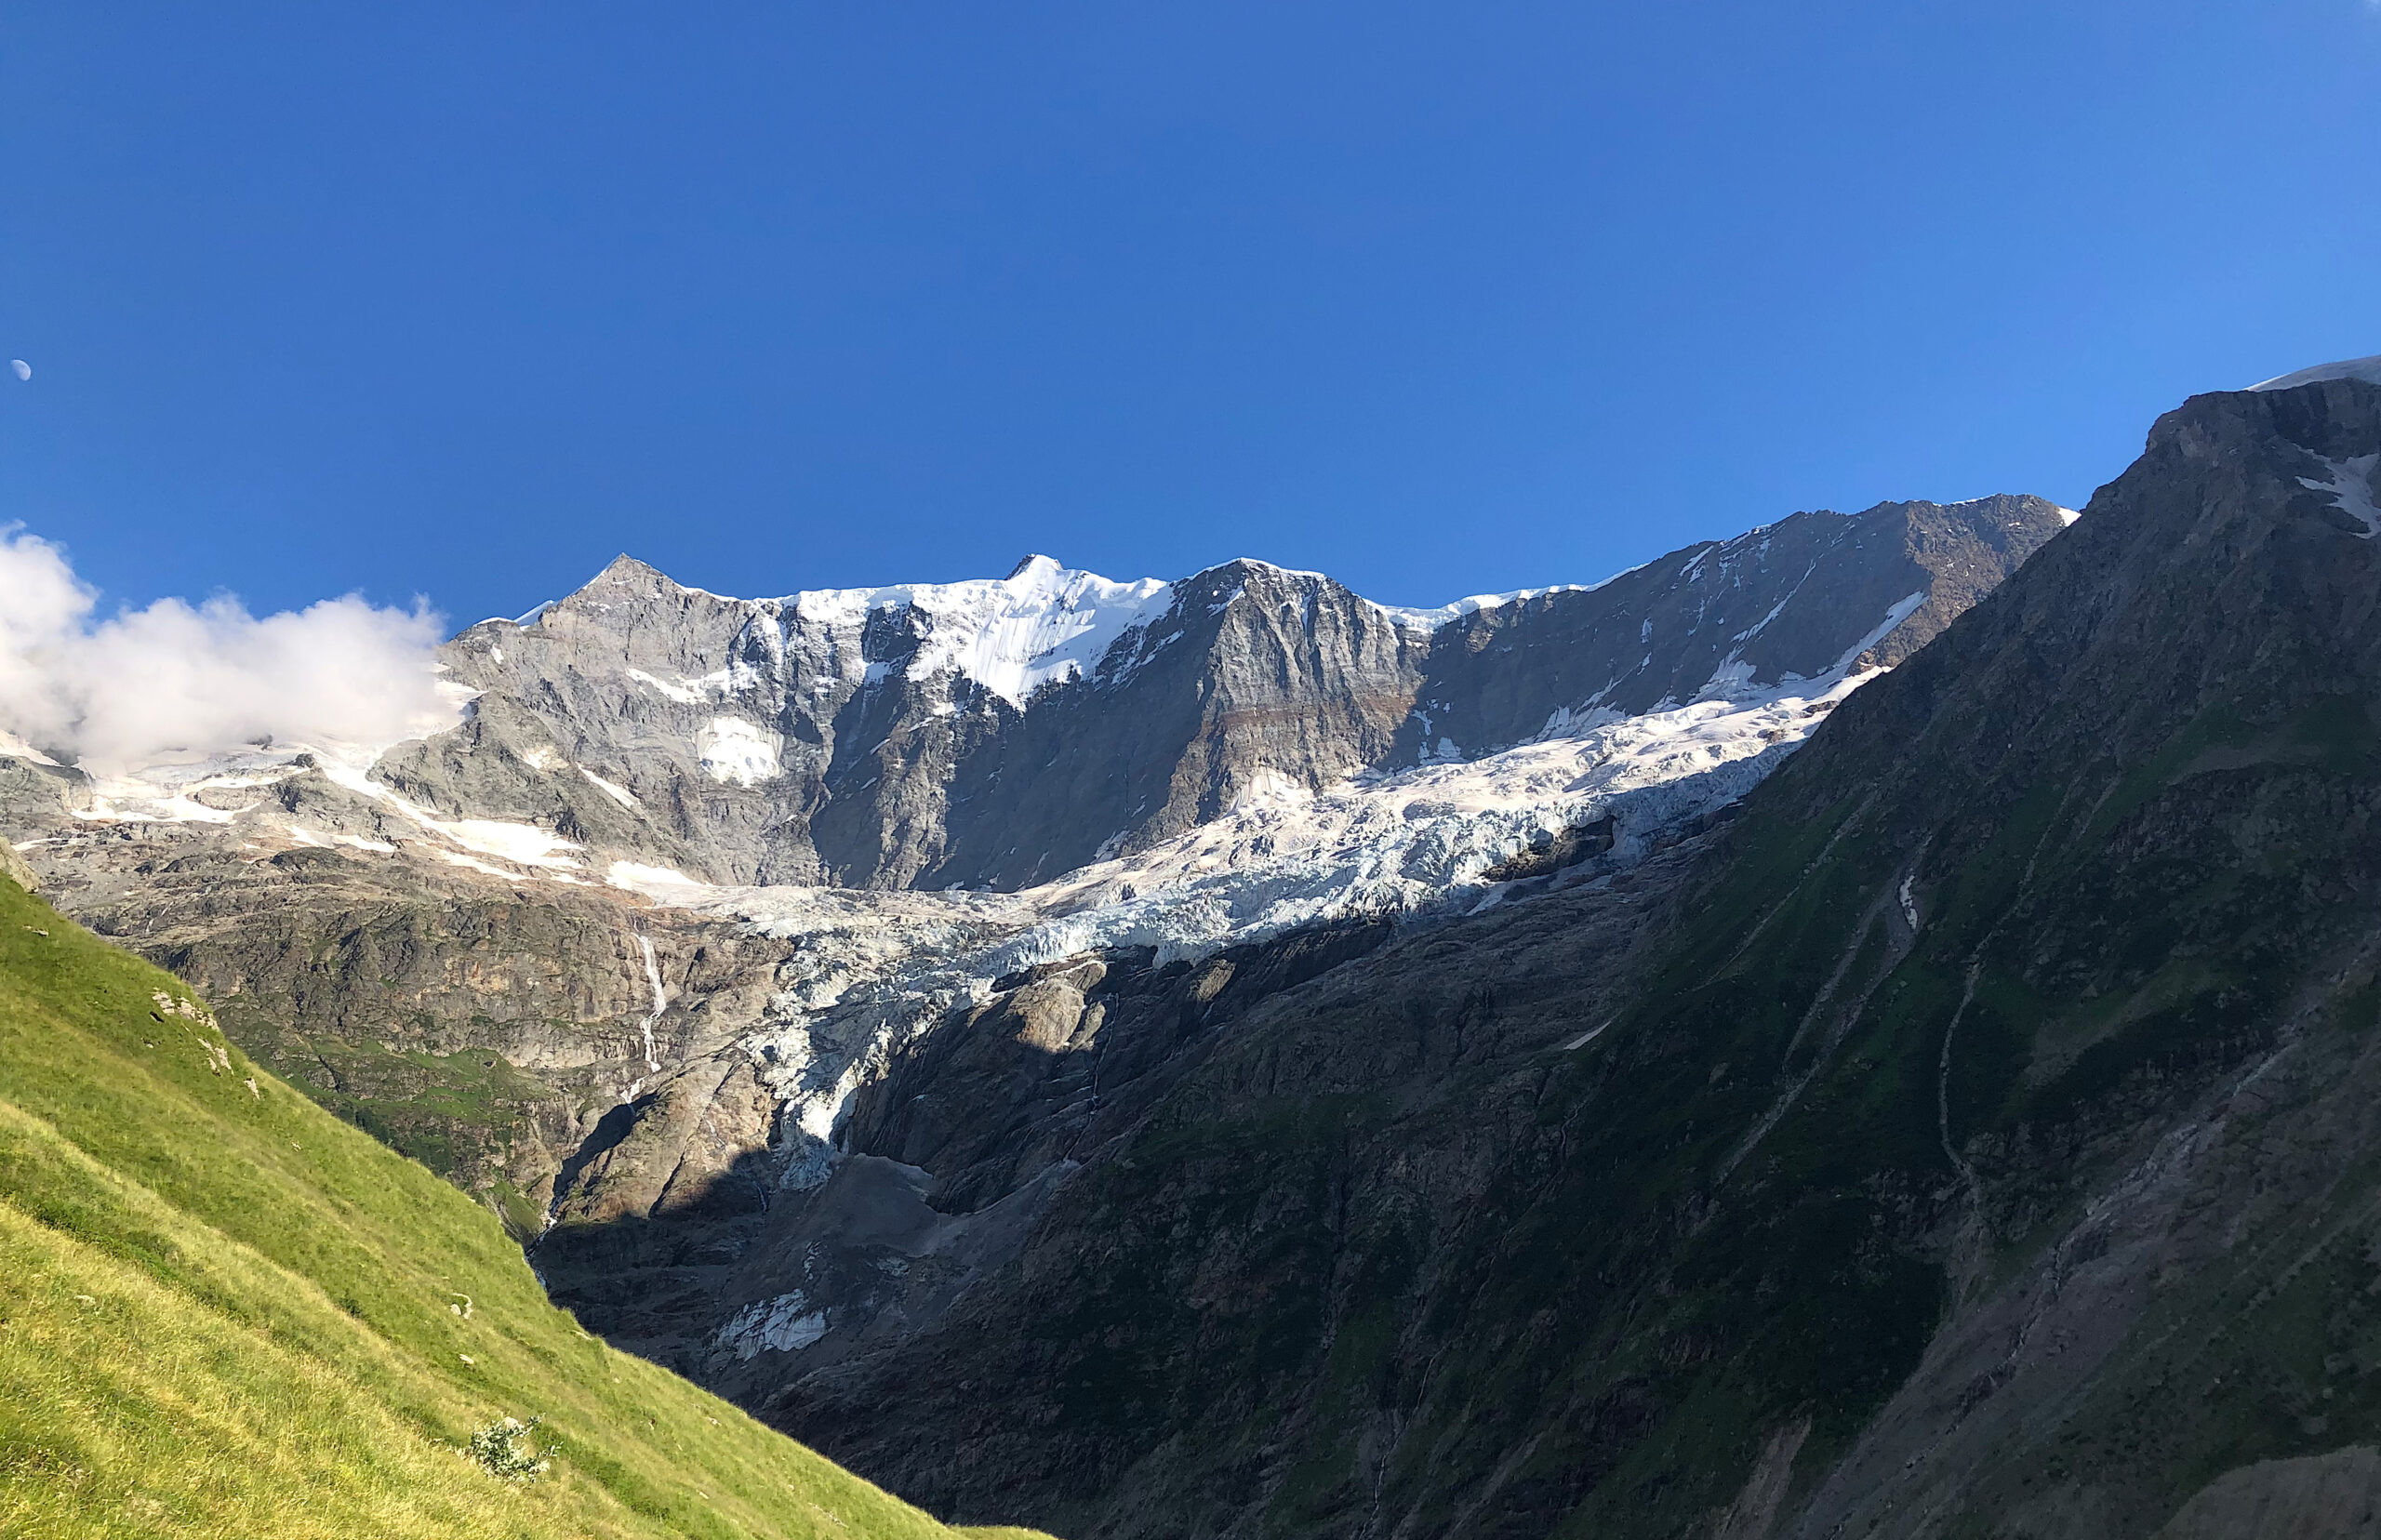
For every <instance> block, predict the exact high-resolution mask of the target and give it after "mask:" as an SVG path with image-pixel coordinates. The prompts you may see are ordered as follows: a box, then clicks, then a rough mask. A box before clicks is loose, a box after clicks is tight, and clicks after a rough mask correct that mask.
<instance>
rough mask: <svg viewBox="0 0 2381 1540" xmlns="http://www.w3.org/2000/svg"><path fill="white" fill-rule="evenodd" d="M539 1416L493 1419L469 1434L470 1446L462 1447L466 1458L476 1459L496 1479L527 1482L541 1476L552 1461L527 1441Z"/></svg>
mask: <svg viewBox="0 0 2381 1540" xmlns="http://www.w3.org/2000/svg"><path fill="white" fill-rule="evenodd" d="M538 1423H539V1418H536V1417H531V1418H530V1419H529V1420H528V1421H527V1422H523V1421H521V1420H520V1419H519V1418H517V1417H507V1418H505V1419H504V1420H503V1421H502V1422H492V1423H490V1424H488V1425H487V1426H486V1427H483V1428H481V1429H480V1430H479V1431H478V1432H476V1433H473V1434H472V1445H471V1447H470V1448H469V1449H466V1450H464V1451H463V1452H462V1453H463V1455H464V1457H465V1458H466V1459H471V1460H475V1461H477V1462H478V1463H479V1465H480V1467H481V1468H482V1469H484V1470H486V1472H487V1473H488V1474H489V1475H491V1476H494V1477H496V1478H497V1479H498V1480H505V1481H513V1482H519V1483H524V1484H525V1483H527V1482H530V1481H534V1480H537V1479H538V1478H539V1477H540V1476H543V1475H544V1474H545V1473H546V1471H547V1469H548V1467H551V1466H552V1464H553V1462H552V1460H549V1459H546V1458H545V1457H544V1456H542V1455H540V1454H539V1453H538V1452H537V1451H536V1450H534V1449H532V1448H530V1447H529V1445H528V1442H527V1440H528V1437H529V1434H530V1432H531V1431H532V1430H534V1429H535V1428H536V1427H537V1426H538Z"/></svg>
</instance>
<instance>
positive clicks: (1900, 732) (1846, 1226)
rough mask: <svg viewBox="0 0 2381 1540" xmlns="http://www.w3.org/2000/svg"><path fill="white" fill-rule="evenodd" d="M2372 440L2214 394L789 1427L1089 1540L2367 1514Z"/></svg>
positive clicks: (2346, 399) (1027, 1019) (1040, 1226)
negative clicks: (2062, 517) (1619, 868)
mask: <svg viewBox="0 0 2381 1540" xmlns="http://www.w3.org/2000/svg"><path fill="white" fill-rule="evenodd" d="M2376 468H2381V387H2376V386H2374V385H2371V384H2367V383H2363V382H2361V381H2358V380H2355V379H2351V378H2334V379H2321V380H2317V381H2315V382H2313V383H2309V384H2307V385H2303V386H2298V387H2294V388H2290V389H2286V390H2280V391H2273V392H2264V393H2255V394H2253V393H2246V392H2243V393H2236V394H2225V395H2216V396H2206V397H2200V398H2196V399H2194V400H2193V401H2192V402H2190V403H2188V405H2186V406H2184V407H2183V408H2181V409H2180V410H2178V411H2176V412H2175V413H2172V414H2169V415H2168V416H2167V417H2165V418H2162V419H2161V420H2160V422H2159V423H2158V425H2157V427H2156V428H2155V430H2154V431H2152V433H2151V435H2150V438H2149V442H2148V448H2147V450H2146V452H2145V454H2144V455H2143V457H2142V458H2141V459H2140V460H2139V461H2138V462H2137V463H2136V464H2135V466H2134V467H2133V468H2132V469H2131V470H2130V471H2127V472H2126V473H2125V475H2124V476H2123V477H2122V478H2121V479H2120V480H2119V481H2117V482H2115V483H2113V484H2111V485H2109V486H2108V487H2106V488H2103V489H2102V491H2101V493H2100V494H2099V495H2098V496H2097V497H2096V498H2095V499H2094V500H2093V503H2092V505H2091V507H2090V509H2089V510H2088V511H2087V512H2086V515H2085V517H2084V518H2083V520H2082V523H2081V524H2080V525H2079V526H2078V527H2077V528H2076V529H2075V530H2074V531H2073V532H2072V533H2071V534H2070V535H2069V536H2068V537H2067V538H2062V539H2060V540H2059V541H2057V542H2056V543H2055V544H2054V545H2052V546H2051V547H2050V548H2048V549H2047V550H2045V551H2043V552H2042V554H2041V556H2040V557H2039V558H2038V559H2036V560H2035V561H2033V562H2030V563H2029V564H2027V565H2026V566H2025V567H2024V568H2023V570H2021V571H2020V572H2019V573H2018V574H2017V575H2016V576H2015V578H2012V579H2011V580H2010V581H2009V582H2007V583H2006V584H2004V585H2002V587H2001V588H2000V589H1998V590H1997V591H1994V592H1993V593H1992V594H1991V595H1990V596H1989V597H1988V598H1986V599H1984V600H1983V601H1982V602H1981V603H1979V604H1976V605H1975V607H1974V608H1973V609H1972V610H1970V611H1969V612H1968V613H1967V614H1966V615H1964V616H1963V617H1961V618H1959V619H1958V620H1956V621H1955V622H1953V623H1952V624H1951V625H1950V626H1949V628H1948V629H1947V630H1946V631H1944V633H1943V634H1942V635H1941V636H1940V637H1939V638H1937V640H1936V641H1935V643H1934V644H1932V645H1929V646H1927V647H1925V648H1924V649H1922V651H1920V652H1918V653H1917V654H1916V655H1915V656H1914V657H1911V658H1910V659H1909V661H1908V662H1907V663H1905V664H1904V665H1903V666H1902V667H1901V668H1899V669H1898V670H1895V672H1893V673H1892V674H1890V675H1888V676H1887V677H1885V678H1884V679H1882V680H1881V681H1879V682H1878V683H1877V684H1873V685H1871V686H1869V687H1868V688H1866V689H1864V690H1862V691H1861V692H1860V693H1858V694H1857V695H1856V696H1855V697H1853V698H1852V699H1851V700H1849V701H1848V702H1847V703H1846V704H1845V705H1844V706H1843V707H1842V708H1841V709H1840V710H1838V711H1837V712H1836V713H1835V714H1834V715H1833V716H1832V717H1831V718H1830V719H1829V723H1828V724H1827V725H1826V726H1825V727H1824V728H1823V729H1821V730H1820V731H1819V732H1818V733H1817V734H1816V736H1815V737H1814V738H1813V739H1812V741H1811V743H1810V745H1809V746H1808V747H1807V748H1806V749H1804V750H1802V751H1801V752H1800V753H1798V754H1797V755H1795V756H1794V757H1793V758H1792V759H1791V760H1789V761H1788V762H1787V763H1786V764H1785V766H1784V767H1783V768H1782V769H1780V770H1779V771H1778V772H1777V773H1776V775H1774V776H1773V777H1770V778H1769V779H1768V780H1766V781H1765V782H1764V783H1763V784H1762V786H1761V787H1759V788H1758V789H1757V790H1754V791H1753V792H1752V793H1751V794H1750V795H1749V797H1748V798H1747V799H1746V801H1745V803H1744V805H1743V808H1742V811H1741V814H1740V816H1736V817H1735V818H1733V819H1732V820H1730V821H1728V822H1726V823H1725V824H1724V825H1723V826H1721V827H1718V828H1715V829H1713V830H1710V831H1709V832H1708V833H1706V834H1704V835H1702V836H1700V837H1698V838H1696V839H1695V840H1691V841H1689V842H1687V843H1684V844H1682V845H1680V846H1678V847H1676V848H1674V849H1673V850H1671V851H1670V852H1669V853H1667V854H1665V855H1663V856H1659V857H1657V858H1656V859H1655V860H1652V861H1649V862H1647V863H1645V864H1643V865H1642V866H1640V867H1638V868H1636V869H1635V870H1632V871H1631V872H1629V873H1626V874H1623V875H1622V876H1620V877H1617V878H1616V880H1615V881H1614V882H1613V883H1610V884H1608V885H1605V886H1601V887H1594V888H1580V889H1572V890H1568V891H1564V892H1559V893H1555V894H1551V895H1549V896H1546V897H1543V898H1541V899H1538V900H1537V901H1536V902H1533V903H1529V904H1525V905H1522V906H1519V907H1516V908H1512V909H1499V910H1492V911H1490V912H1487V913H1484V914H1482V915H1480V916H1477V917H1475V918H1471V919H1467V920H1464V921H1461V922H1458V923H1454V924H1451V925H1446V926H1443V927H1440V928H1436V929H1433V930H1430V931H1428V932H1425V933H1421V934H1414V935H1408V936H1402V937H1400V938H1398V939H1396V940H1393V941H1392V942H1390V944H1389V945H1386V946H1384V947H1381V948H1378V949H1374V950H1372V951H1370V952H1369V953H1367V954H1366V955H1364V956H1363V957H1360V958H1356V959H1353V960H1350V961H1349V962H1348V963H1344V964H1342V965H1341V966H1339V967H1337V968H1336V969H1334V970H1332V971H1331V972H1329V973H1327V974H1324V975H1322V976H1318V977H1315V978H1312V979H1310V980H1309V981H1307V982H1305V983H1303V984H1300V985H1298V986H1297V987H1295V988H1293V989H1287V990H1284V991H1282V992H1280V993H1277V994H1275V995H1272V996H1270V997H1269V998H1268V999H1266V1000H1265V1001H1262V1002H1257V1004H1255V1005H1254V1006H1253V1008H1251V1009H1249V1010H1248V1011H1246V1012H1245V1013H1244V1014H1243V1015H1241V1016H1237V1017H1235V1018H1233V1019H1232V1020H1230V1021H1229V1022H1228V1023H1225V1024H1223V1025H1222V1026H1220V1027H1219V1028H1218V1029H1217V1030H1216V1031H1215V1032H1214V1033H1212V1034H1210V1035H1208V1036H1207V1037H1205V1038H1204V1039H1203V1040H1202V1041H1201V1042H1199V1043H1198V1044H1197V1045H1196V1046H1195V1047H1194V1048H1192V1049H1191V1050H1190V1051H1189V1053H1188V1054H1186V1055H1184V1056H1183V1058H1182V1059H1180V1060H1179V1061H1177V1063H1178V1067H1177V1069H1176V1070H1175V1071H1174V1079H1173V1080H1172V1082H1171V1083H1170V1084H1168V1085H1167V1086H1166V1088H1165V1089H1164V1092H1163V1094H1162V1095H1158V1096H1156V1097H1155V1098H1154V1099H1153V1100H1151V1102H1150V1103H1149V1104H1148V1106H1147V1107H1146V1109H1144V1110H1141V1111H1138V1112H1137V1114H1136V1116H1135V1119H1134V1121H1133V1122H1131V1124H1130V1126H1128V1127H1126V1128H1124V1129H1122V1130H1121V1131H1119V1132H1118V1134H1117V1135H1116V1136H1115V1137H1114V1138H1113V1139H1112V1140H1111V1141H1110V1142H1109V1143H1108V1144H1107V1145H1106V1146H1105V1147H1104V1148H1096V1149H1095V1148H1090V1147H1088V1146H1086V1145H1084V1144H1082V1143H1078V1144H1076V1145H1075V1146H1073V1147H1071V1154H1070V1159H1072V1160H1074V1161H1076V1162H1078V1169H1076V1170H1074V1171H1072V1172H1071V1173H1070V1174H1069V1175H1068V1176H1067V1178H1066V1180H1065V1182H1064V1184H1063V1185H1062V1186H1061V1187H1059V1188H1057V1191H1056V1193H1055V1194H1054V1195H1053V1196H1051V1197H1050V1198H1049V1200H1048V1201H1047V1206H1046V1208H1045V1210H1044V1213H1043V1215H1042V1216H1041V1217H1040V1218H1039V1220H1038V1221H1037V1222H1036V1224H1035V1225H1034V1227H1033V1228H1031V1232H1030V1234H1029V1235H1028V1236H1027V1237H1026V1239H1025V1240H1024V1241H1023V1242H1022V1244H1021V1245H1020V1246H1019V1247H1018V1251H1017V1253H1016V1255H1015V1257H1014V1259H1013V1260H1010V1261H1008V1262H1006V1263H1004V1264H1003V1265H1001V1266H1000V1267H999V1268H997V1269H994V1270H991V1272H989V1273H988V1274H987V1275H986V1276H984V1277H982V1278H981V1279H980V1280H979V1281H978V1282H977V1284H976V1286H975V1287H974V1288H972V1289H971V1290H970V1291H969V1292H968V1293H966V1294H964V1295H963V1296H962V1297H961V1298H959V1299H958V1300H957V1302H956V1303H954V1304H953V1305H951V1307H950V1308H948V1309H947V1310H946V1311H945V1312H944V1313H943V1314H942V1315H941V1316H940V1317H939V1318H938V1319H937V1320H934V1321H931V1323H930V1324H928V1326H927V1327H926V1328H925V1329H924V1330H923V1331H921V1332H918V1333H916V1334H912V1335H911V1336H910V1337H908V1338H907V1339H906V1340H902V1341H898V1342H888V1343H885V1344H884V1345H883V1346H881V1347H876V1348H875V1349H874V1350H873V1351H863V1352H858V1353H853V1354H848V1355H845V1356H844V1357H842V1358H840V1359H836V1360H832V1361H830V1360H827V1359H823V1358H822V1359H819V1360H816V1361H805V1359H804V1357H803V1356H802V1354H801V1353H799V1352H786V1353H782V1354H779V1353H778V1350H777V1349H774V1348H771V1347H765V1346H764V1347H761V1348H759V1349H757V1350H756V1351H755V1352H754V1354H753V1356H752V1359H751V1360H749V1361H748V1363H751V1364H760V1363H765V1362H767V1361H768V1360H769V1359H770V1357H771V1356H772V1355H775V1356H778V1357H781V1358H782V1359H783V1360H784V1361H785V1365H786V1368H785V1373H786V1375H787V1377H786V1379H785V1380H784V1382H783V1386H782V1388H780V1389H779V1390H778V1391H777V1392H776V1393H775V1394H774V1395H768V1394H764V1395H762V1396H761V1397H760V1398H759V1403H760V1404H761V1405H763V1406H764V1407H765V1409H766V1410H767V1411H768V1413H769V1414H770V1415H772V1416H774V1417H776V1418H777V1419H778V1421H780V1422H781V1423H782V1424H783V1425H784V1426H785V1427H788V1428H789V1429H791V1430H793V1431H795V1432H797V1433H799V1434H800V1435H802V1436H804V1437H805V1438H808V1439H811V1440H817V1441H818V1442H819V1443H820V1444H821V1445H822V1446H824V1447H825V1448H827V1449H829V1450H830V1451H831V1452H833V1453H834V1454H837V1455H838V1456H839V1457H841V1458H844V1459H846V1460H848V1461H850V1462H852V1463H854V1464H856V1465H857V1466H858V1467H859V1468H862V1469H867V1470H871V1471H872V1472H874V1473H876V1474H877V1475H879V1476H881V1477H883V1478H885V1479H886V1480H891V1481H892V1482H894V1483H895V1484H896V1485H897V1486H898V1487H899V1488H900V1489H901V1490H903V1491H905V1492H908V1493H910V1494H913V1495H915V1496H917V1497H918V1498H920V1499H921V1500H923V1501H925V1502H927V1503H928V1504H929V1505H932V1506H936V1507H939V1508H940V1509H942V1510H944V1511H949V1512H951V1513H954V1514H956V1515H959V1516H962V1517H966V1518H990V1517H993V1516H998V1517H1002V1518H1006V1519H1011V1520H1031V1521H1038V1522H1042V1523H1044V1524H1047V1525H1050V1526H1053V1527H1055V1528H1057V1529H1058V1530H1060V1531H1061V1532H1063V1533H1077V1534H1107V1535H1156V1534H1162V1533H1165V1534H1174V1533H1215V1534H1248V1535H1255V1534H1266V1533H1296V1534H1301V1535H1348V1536H1357V1535H1368V1536H1369V1535H1416V1536H1420V1535H1433V1536H1437V1535H1466V1536H1471V1535H1481V1536H1485V1535H1496V1536H1504V1535H1511V1536H1517V1537H1518V1536H1523V1535H1530V1536H1536V1535H1543V1534H1549V1533H1596V1534H1607V1533H1609V1534H1623V1535H1627V1534H1648V1535H1651V1534H1666V1535H1667V1534H1684V1533H1723V1534H1728V1535H1807V1536H1813V1537H1817V1536H1824V1535H1840V1534H1867V1533H1876V1534H1907V1535H1921V1534H1923V1535H1936V1534H1970V1533H1973V1534H2005V1535H2025V1536H2043V1537H2049V1536H2082V1535H2087V1534H2088V1535H2112V1536H2124V1535H2141V1536H2147V1535H2152V1534H2159V1533H2164V1534H2170V1535H2185V1534H2188V1535H2200V1534H2217V1533H2222V1534H2249V1533H2361V1532H2362V1531H2363V1530H2364V1529H2366V1528H2369V1527H2370V1526H2371V1524H2372V1504H2373V1493H2374V1490H2375V1489H2374V1484H2373V1467H2374V1457H2373V1454H2372V1447H2373V1446H2374V1443H2375V1442H2376V1439H2381V1310H2376V1308H2375V1306H2374V1299H2375V1298H2376V1296H2381V1264H2376V1261H2375V1259H2376V1257H2381V1161H2376V1159H2375V1156H2376V1153H2381V1112H2376V1109H2381V1036H2376V1032H2381V1004H2377V1003H2376V1002H2381V945H2376V942H2375V939H2374V938H2375V936H2381V624H2376V621H2381V541H2376V538H2375V532H2376V529H2381V513H2376V512H2374V500H2375V498H2374V494H2375V492H2376V491H2381V486H2376V477H2375V471H2376ZM1080 992H1081V991H1078V993H1080ZM1025 993H1026V991H1025V989H1023V988H1022V987H1020V988H1018V989H1015V990H1014V991H1013V993H1012V994H1011V996H1010V997H1009V998H1010V1000H1011V1001H1012V1002H1014V1003H1013V1004H1010V1005H1006V1006H1004V1009H1005V1010H1007V1011H1008V1013H1009V1014H1008V1015H1007V1016H1004V1017H1002V1018H1001V1019H1003V1020H1004V1021H1013V1022H1016V1023H1017V1024H1018V1034H1019V1035H1020V1036H1021V1037H1024V1038H1030V1039H1031V1040H1033V1041H1037V1042H1055V1043H1057V1044H1059V1048H1058V1050H1057V1052H1059V1053H1065V1052H1068V1051H1069V1050H1068V1048H1067V1046H1066V1045H1067V1044H1069V1043H1071V1042H1073V1041H1074V1040H1073V1035H1072V1034H1073V1031H1074V1030H1075V1029H1068V1031H1067V1032H1066V1033H1064V1034H1063V1035H1062V1034H1061V1033H1060V1032H1059V1031H1058V1030H1057V1029H1056V1028H1055V1027H1054V1026H1052V1025H1050V1024H1051V1023H1055V1022H1063V1020H1064V1018H1065V1017H1066V1016H1068V1014H1069V1012H1070V1011H1071V1010H1072V1009H1073V1006H1072V999H1071V997H1069V998H1067V999H1064V1000H1058V999H1057V998H1056V997H1055V995H1054V994H1051V993H1047V992H1045V993H1044V994H1043V995H1040V996H1036V997H1032V998H1030V999H1029V998H1024V997H1025ZM1091 998H1092V997H1091V995H1090V994H1083V999H1084V1002H1085V1003H1086V1005H1088V1003H1089V1002H1090V1000H1091ZM979 1019H990V1018H979ZM1080 1019H1081V1017H1080V1016H1078V1017H1077V1020H1078V1022H1079V1021H1080ZM913 1074H914V1076H915V1079H913V1080H912V1081H911V1082H904V1083H905V1089H909V1090H910V1091H911V1095H921V1094H930V1092H931V1090H932V1082H933V1080H934V1078H935V1071H934V1068H933V1066H931V1065H929V1064H927V1063H925V1062H924V1061H923V1060H921V1061H919V1062H918V1065H917V1067H916V1069H915V1070H914V1071H913ZM871 1136H873V1137H877V1138H880V1139H882V1140H884V1141H885V1145H884V1146H883V1148H886V1149H887V1150H888V1151H889V1150H891V1149H893V1148H894V1147H895V1146H896V1144H898V1143H899V1142H900V1141H904V1140H907V1139H908V1138H910V1137H911V1136H912V1135H911V1134H910V1132H909V1131H908V1129H907V1128H906V1127H905V1126H904V1125H902V1124H900V1123H899V1122H898V1120H895V1121H888V1122H884V1123H881V1124H877V1125H873V1126H872V1128H871ZM1013 1142H1022V1141H1013ZM861 1148H865V1146H864V1145H863V1146H862V1147H861ZM967 1164H968V1166H969V1168H970V1169H981V1168H982V1167H983V1166H984V1165H985V1164H986V1159H985V1157H984V1156H983V1155H982V1154H971V1155H970V1157H969V1159H968V1162H967ZM745 1373H747V1374H750V1373H752V1371H751V1370H750V1369H749V1368H748V1369H747V1370H746V1371H745ZM747 1394H748V1396H749V1395H750V1394H751V1392H747ZM927 1429H931V1430H932V1435H931V1437H929V1436H928V1434H927V1433H926V1431H925V1430H927Z"/></svg>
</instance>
